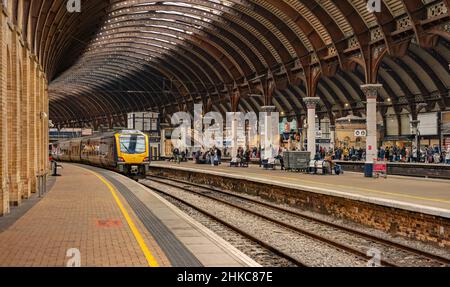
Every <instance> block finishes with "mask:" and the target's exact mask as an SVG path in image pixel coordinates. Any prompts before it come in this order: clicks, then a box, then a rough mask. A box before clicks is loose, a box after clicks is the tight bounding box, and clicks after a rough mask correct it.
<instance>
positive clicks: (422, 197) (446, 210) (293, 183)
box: [152, 161, 450, 218]
mask: <svg viewBox="0 0 450 287" xmlns="http://www.w3.org/2000/svg"><path fill="white" fill-rule="evenodd" d="M152 167H154V168H170V169H175V170H187V171H196V172H201V173H208V174H212V175H218V176H223V177H226V178H238V179H245V180H250V181H255V182H261V183H266V184H271V185H279V186H284V187H298V188H303V189H307V190H309V191H314V192H318V193H324V194H334V195H337V196H342V197H348V198H351V199H356V200H362V201H367V202H371V203H377V204H381V205H386V206H390V207H396V208H402V209H407V210H411V211H420V212H423V213H428V214H432V215H439V216H444V217H448V218H450V192H449V190H450V180H445V179H425V178H411V177H402V176H388V178H387V179H382V178H381V179H372V178H364V176H363V175H361V174H360V173H354V172H345V173H344V174H343V175H340V176H334V175H333V176H328V175H326V176H322V175H310V174H304V173H297V172H287V171H282V170H280V169H278V170H265V169H263V168H260V167H259V166H258V165H250V166H249V167H248V168H235V167H229V165H228V164H227V163H224V164H223V165H221V166H219V167H213V166H211V165H198V164H194V163H192V162H187V163H182V164H181V165H178V164H175V163H173V162H167V161H161V162H153V163H152Z"/></svg>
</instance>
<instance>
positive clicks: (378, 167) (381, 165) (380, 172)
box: [373, 160, 387, 178]
mask: <svg viewBox="0 0 450 287" xmlns="http://www.w3.org/2000/svg"><path fill="white" fill-rule="evenodd" d="M380 176H382V177H384V178H387V162H385V161H377V160H376V161H374V163H373V177H374V178H379V177H380Z"/></svg>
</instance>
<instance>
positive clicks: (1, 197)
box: [0, 182, 9, 216]
mask: <svg viewBox="0 0 450 287" xmlns="http://www.w3.org/2000/svg"><path fill="white" fill-rule="evenodd" d="M8 213H9V189H8V185H7V184H6V182H2V183H1V185H0V216H3V215H6V214H8Z"/></svg>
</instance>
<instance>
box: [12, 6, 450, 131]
mask: <svg viewBox="0 0 450 287" xmlns="http://www.w3.org/2000/svg"><path fill="white" fill-rule="evenodd" d="M17 2H19V1H17ZM20 2H23V5H24V13H26V15H25V16H24V19H29V23H28V25H26V24H24V29H29V30H28V31H29V32H28V33H29V34H30V36H29V37H30V39H31V40H30V41H29V42H30V43H31V44H32V46H33V48H32V49H33V51H34V52H35V53H36V55H37V57H38V58H39V60H40V61H41V63H42V65H43V67H44V69H45V71H46V73H47V76H48V79H49V81H50V86H49V94H50V111H51V113H50V117H51V119H52V120H53V122H54V123H57V124H59V125H61V126H70V125H75V124H76V125H80V124H86V125H87V124H92V123H99V122H102V123H104V122H107V123H110V124H112V125H113V124H115V123H120V122H121V121H122V123H123V121H124V117H123V114H124V113H126V112H130V111H144V110H151V111H155V112H159V113H161V114H162V115H163V117H164V118H166V119H167V117H168V116H169V115H170V114H172V113H174V112H177V111H180V110H182V111H191V110H193V108H192V107H193V105H194V104H196V103H203V105H204V109H205V110H206V111H212V110H214V111H219V112H222V113H225V112H230V111H259V110H261V107H262V106H269V105H273V106H276V107H277V109H278V110H279V111H280V112H283V113H284V114H285V115H287V116H294V115H300V114H304V113H305V104H304V102H303V100H302V98H304V97H307V96H318V97H320V98H321V104H320V107H319V111H318V112H319V115H320V116H321V117H322V116H326V117H329V118H330V119H332V122H333V121H334V119H336V118H339V117H343V116H346V115H348V114H354V115H357V116H360V115H362V114H364V113H365V103H364V101H365V97H364V94H363V92H362V90H361V88H360V86H361V85H362V84H366V83H380V84H382V85H383V88H382V90H381V91H380V97H379V102H380V107H381V108H380V112H381V113H382V114H383V112H384V113H386V111H387V110H388V109H389V108H390V107H392V108H393V110H394V111H395V113H401V112H402V111H404V110H407V111H408V112H410V113H411V114H412V115H413V116H414V115H417V113H418V112H419V111H420V109H428V110H433V109H440V110H444V109H446V108H448V107H449V105H450V98H449V87H450V77H449V63H450V53H449V48H450V46H449V40H450V37H449V36H450V34H449V31H450V24H449V19H450V18H449V5H450V1H449V0H439V1H433V0H383V1H382V5H381V12H379V13H378V12H371V11H370V10H369V9H368V8H367V1H365V0H172V1H151V0H131V1H130V0H126V1H118V0H115V1H114V0H111V1H101V0H89V1H81V13H69V12H68V11H67V9H66V4H67V3H66V2H67V1H62V0H61V1H60V0H32V1H31V0H28V1H27V0H23V1H20ZM16 5H17V4H16ZM18 19H20V17H18ZM24 23H26V21H24ZM26 26H28V27H26ZM25 31H27V30H25Z"/></svg>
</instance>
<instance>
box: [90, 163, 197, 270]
mask: <svg viewBox="0 0 450 287" xmlns="http://www.w3.org/2000/svg"><path fill="white" fill-rule="evenodd" d="M95 171H96V172H98V173H100V174H101V175H102V176H104V177H105V178H106V179H107V180H108V181H110V182H111V183H112V184H113V185H114V186H115V187H116V189H117V191H119V192H120V194H121V195H122V196H123V197H124V198H125V199H126V201H127V202H128V204H129V205H130V207H131V208H132V209H133V211H134V212H135V214H136V215H137V217H138V218H139V219H140V220H141V222H142V223H143V225H144V226H145V228H146V229H147V230H148V232H150V234H151V235H152V236H153V237H154V238H155V240H156V242H157V243H158V245H159V246H160V248H161V249H162V250H163V251H164V253H165V254H166V256H167V258H168V259H169V260H170V263H171V264H172V266H173V267H202V266H203V265H202V263H201V262H200V261H199V260H198V259H197V258H196V257H195V255H194V254H192V252H191V251H189V250H188V249H187V248H186V246H184V245H183V244H182V243H181V242H180V241H179V240H178V238H177V237H176V236H175V235H174V234H173V233H172V231H170V229H168V228H167V226H166V225H165V224H163V223H162V222H161V220H159V218H157V217H156V216H155V215H154V214H153V213H152V212H151V210H150V209H148V208H147V206H145V204H144V203H143V202H142V201H141V200H140V199H139V198H138V197H137V196H136V195H135V194H134V193H133V191H131V190H130V189H129V188H127V187H126V186H125V185H123V184H122V183H121V182H119V181H118V180H116V179H114V178H113V177H111V176H109V175H108V174H107V173H106V172H102V171H100V170H99V169H95Z"/></svg>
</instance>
